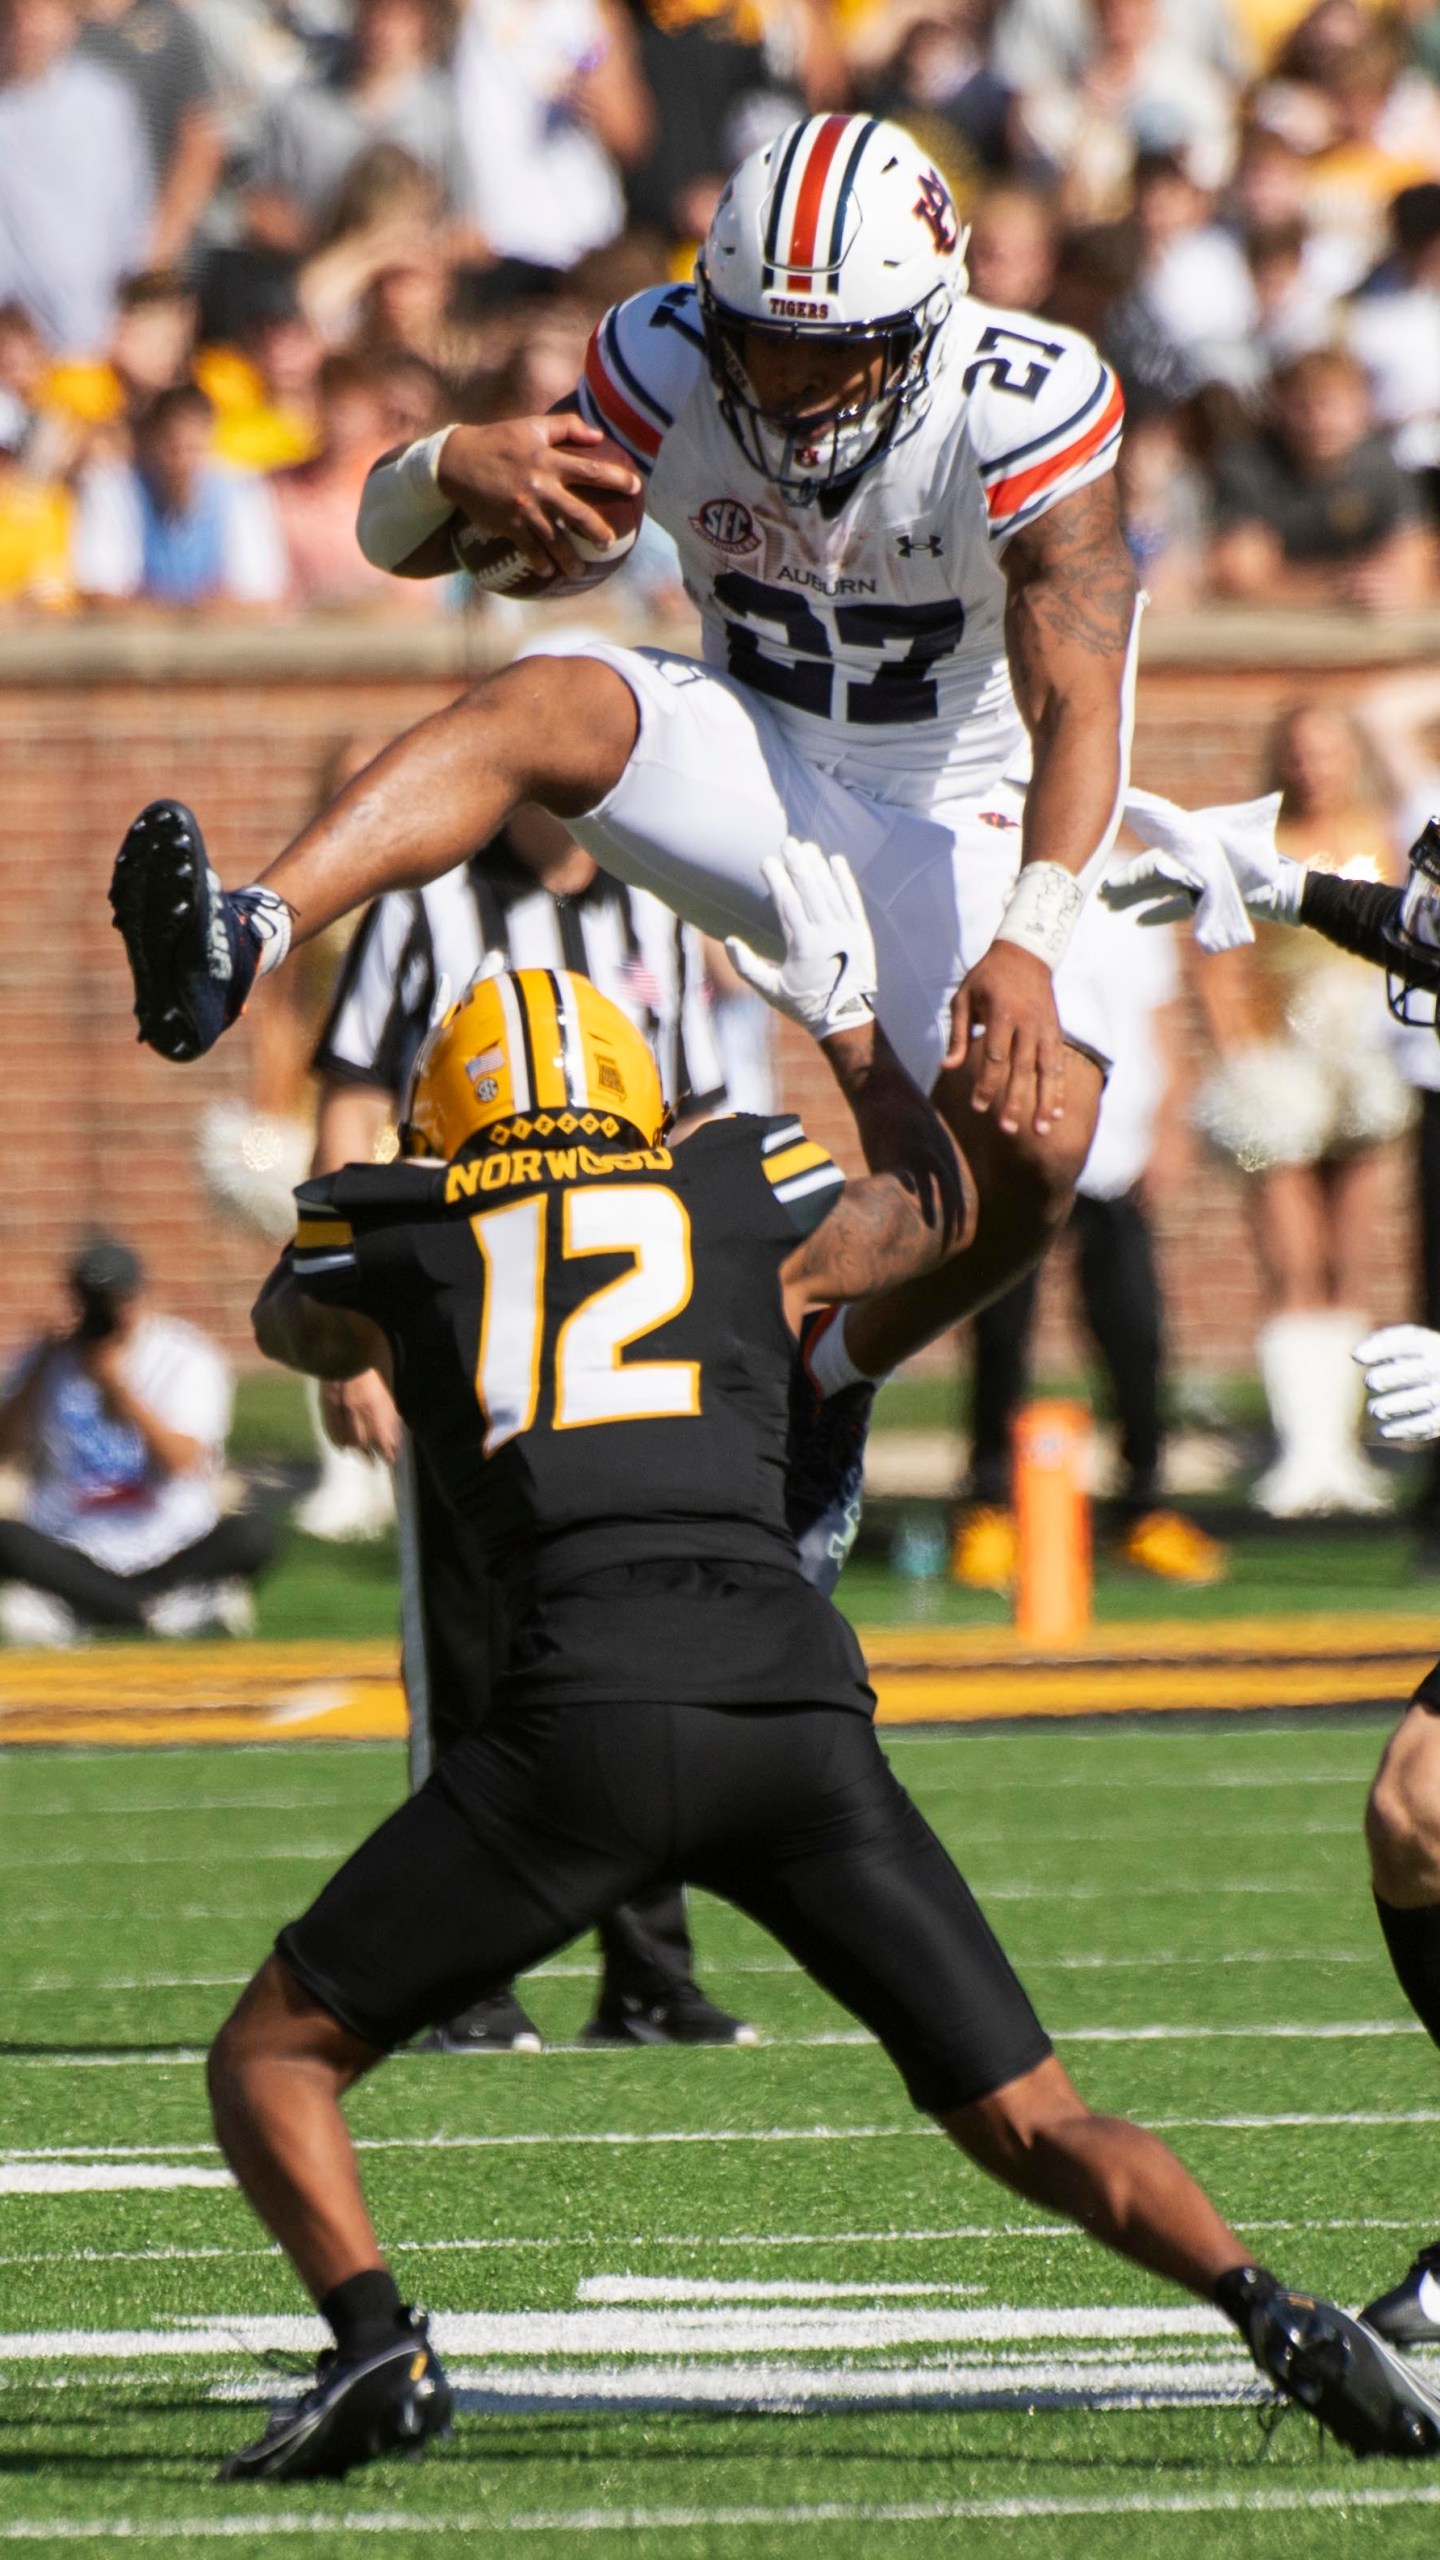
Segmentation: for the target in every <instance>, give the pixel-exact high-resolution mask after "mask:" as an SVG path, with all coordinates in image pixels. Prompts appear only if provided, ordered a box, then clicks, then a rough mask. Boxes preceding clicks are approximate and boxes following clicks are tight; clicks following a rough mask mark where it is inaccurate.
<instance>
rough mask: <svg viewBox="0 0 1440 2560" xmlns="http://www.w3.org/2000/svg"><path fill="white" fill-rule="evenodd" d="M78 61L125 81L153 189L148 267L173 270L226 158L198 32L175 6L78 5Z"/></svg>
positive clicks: (146, 1)
mask: <svg viewBox="0 0 1440 2560" xmlns="http://www.w3.org/2000/svg"><path fill="white" fill-rule="evenodd" d="M82 7H83V12H84V26H83V29H82V32H81V36H80V46H79V50H80V55H81V58H82V60H84V61H88V62H100V63H104V64H106V65H107V66H108V68H109V69H110V70H112V71H114V72H115V73H117V74H118V76H119V77H120V78H121V79H122V80H124V81H125V82H126V84H127V85H128V87H129V89H130V92H131V95H132V96H133V98H134V100H135V104H136V106H137V107H138V108H139V111H140V121H141V124H142V126H143V127H144V132H145V140H146V143H147V146H148V148H149V153H150V175H151V181H152V184H153V186H154V190H155V213H154V219H153V222H152V225H151V232H150V245H149V251H148V256H147V264H148V265H150V266H152V267H172V266H179V265H180V263H181V262H182V260H183V259H184V258H185V256H186V253H187V251H188V250H189V247H190V244H191V241H192V240H193V238H194V236H195V230H196V226H197V224H198V223H199V221H200V218H201V216H202V214H203V213H204V211H205V209H206V206H207V205H208V204H209V202H210V199H211V197H212V195H213V194H214V192H215V189H216V186H217V185H218V183H219V179H220V172H221V169H222V167H223V165H224V159H225V139H224V134H223V131H222V128H221V123H220V118H219V116H218V114H217V113H216V110H215V103H214V93H213V83H212V80H211V77H210V71H209V68H208V65H207V62H206V57H205V46H204V42H203V40H202V38H201V35H200V31H199V29H198V28H197V26H196V25H195V22H194V20H193V18H192V17H191V15H190V12H189V10H188V9H186V8H182V7H181V6H180V5H179V0H82Z"/></svg>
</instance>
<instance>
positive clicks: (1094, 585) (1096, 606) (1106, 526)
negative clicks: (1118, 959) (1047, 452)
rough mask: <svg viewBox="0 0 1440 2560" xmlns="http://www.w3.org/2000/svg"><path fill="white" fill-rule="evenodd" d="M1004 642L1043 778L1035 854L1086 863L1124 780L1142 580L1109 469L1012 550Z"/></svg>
mask: <svg viewBox="0 0 1440 2560" xmlns="http://www.w3.org/2000/svg"><path fill="white" fill-rule="evenodd" d="M1003 565H1004V570H1005V581H1006V585H1007V587H1008V589H1009V595H1008V597H1007V600H1006V606H1005V645H1006V649H1007V651H1008V653H1009V659H1010V677H1011V681H1012V683H1013V684H1014V687H1015V699H1016V701H1017V703H1018V704H1019V706H1020V716H1021V718H1022V720H1023V721H1024V723H1025V726H1026V728H1027V729H1028V730H1029V732H1030V737H1031V741H1032V744H1033V747H1034V754H1035V770H1034V776H1033V779H1032V781H1031V784H1030V788H1029V791H1028V793H1027V795H1026V804H1025V849H1024V857H1023V858H1024V860H1025V861H1026V862H1058V863H1061V864H1063V866H1064V868H1065V869H1066V870H1067V871H1074V872H1076V873H1078V872H1081V871H1083V870H1084V868H1085V865H1086V863H1087V862H1088V861H1089V860H1090V858H1091V855H1092V854H1093V853H1094V852H1095V851H1096V850H1097V848H1098V847H1099V846H1100V845H1101V844H1102V843H1103V841H1104V839H1105V836H1106V834H1107V833H1108V831H1109V827H1110V823H1111V819H1112V816H1113V814H1114V809H1115V802H1116V798H1117V795H1118V792H1119V787H1120V754H1121V714H1122V695H1123V688H1124V682H1125V658H1126V652H1127V650H1128V649H1129V646H1130V627H1131V624H1132V623H1133V621H1134V618H1135V599H1136V584H1135V572H1134V569H1133V568H1132V566H1131V562H1130V554H1129V552H1128V551H1127V550H1126V548H1125V543H1124V539H1123V536H1122V535H1121V531H1120V510H1119V504H1118V500H1117V496H1116V489H1115V481H1114V478H1113V476H1112V475H1111V474H1109V473H1107V474H1106V477H1105V478H1104V479H1103V480H1094V481H1092V482H1091V484H1090V486H1089V488H1088V489H1078V490H1077V491H1076V492H1075V495H1074V496H1073V497H1071V498H1062V499H1061V500H1060V502H1059V504H1058V505H1057V506H1054V507H1052V508H1051V509H1050V510H1049V512H1048V514H1046V515H1043V516H1037V517H1036V519H1035V521H1034V523H1033V524H1029V525H1026V526H1025V527H1024V528H1023V530H1022V531H1021V532H1019V533H1017V534H1015V535H1014V536H1013V538H1012V539H1011V541H1010V543H1009V545H1008V546H1007V548H1006V552H1005V557H1004V564H1003Z"/></svg>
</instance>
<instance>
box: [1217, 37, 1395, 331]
mask: <svg viewBox="0 0 1440 2560" xmlns="http://www.w3.org/2000/svg"><path fill="white" fill-rule="evenodd" d="M1404 50H1405V48H1404V42H1403V38H1402V37H1401V36H1400V34H1399V31H1398V29H1396V28H1395V27H1394V26H1393V25H1391V24H1388V23H1386V22H1385V21H1383V20H1380V21H1377V20H1376V19H1374V18H1373V17H1372V16H1370V15H1368V14H1367V12H1366V11H1365V10H1363V9H1361V8H1360V7H1359V6H1358V5H1357V0H1320V5H1319V6H1318V7H1317V8H1314V9H1312V10H1311V11H1310V12H1309V15H1308V16H1307V17H1305V18H1304V19H1302V21H1301V23H1300V25H1299V26H1298V27H1297V28H1296V29H1295V31H1294V33H1293V35H1292V36H1291V38H1290V40H1289V42H1288V43H1287V44H1286V46H1285V47H1284V49H1283V51H1282V53H1281V55H1280V58H1279V61H1278V64H1277V66H1276V68H1277V77H1276V78H1275V79H1274V80H1273V81H1271V82H1268V83H1266V84H1265V85H1264V86H1263V87H1262V88H1261V89H1260V90H1259V91H1258V93H1257V95H1256V97H1255V100H1254V112H1255V114H1256V116H1257V118H1258V119H1259V120H1260V122H1261V123H1263V124H1268V125H1272V126H1273V127H1274V128H1275V130H1276V131H1277V132H1279V133H1281V134H1283V135H1284V137H1285V139H1286V140H1287V141H1288V142H1289V143H1290V144H1291V145H1292V147H1293V148H1294V149H1295V150H1296V151H1298V152H1299V153H1301V154H1303V155H1304V175H1305V194H1306V203H1307V206H1308V208H1309V210H1310V211H1311V213H1312V214H1313V216H1314V218H1315V219H1316V221H1317V223H1319V224H1321V225H1322V226H1323V227H1324V229H1325V230H1327V231H1328V232H1329V233H1330V234H1331V235H1332V237H1333V239H1334V242H1335V244H1336V248H1337V252H1339V251H1342V250H1343V253H1344V255H1345V256H1346V258H1347V259H1348V261H1349V268H1350V272H1349V273H1348V274H1347V275H1346V276H1345V277H1344V278H1343V282H1344V284H1345V285H1346V286H1347V287H1348V286H1349V285H1352V284H1355V283H1357V282H1358V281H1359V279H1360V277H1361V276H1362V275H1363V274H1364V272H1365V270H1366V269H1367V268H1368V267H1369V266H1370V265H1372V264H1373V262H1374V260H1375V259H1376V258H1377V257H1378V256H1379V255H1380V253H1381V250H1382V248H1383V245H1384V229H1385V209H1386V207H1387V205H1388V204H1389V202H1390V200H1391V198H1392V197H1393V196H1394V195H1395V194H1396V192H1397V190H1398V189H1400V188H1401V187H1404V186H1408V185H1412V184H1414V183H1415V182H1416V181H1418V180H1420V179H1424V178H1427V177H1435V176H1440V100H1437V98H1436V94H1435V91H1434V89H1433V87H1432V85H1431V84H1430V82H1429V81H1427V80H1425V79H1424V78H1423V77H1421V76H1417V75H1414V74H1408V73H1406V72H1405V70H1404V67H1403V65H1404Z"/></svg>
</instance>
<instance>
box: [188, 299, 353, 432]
mask: <svg viewBox="0 0 1440 2560" xmlns="http://www.w3.org/2000/svg"><path fill="white" fill-rule="evenodd" d="M324 361H325V342H324V340H323V339H322V337H321V336H320V333H319V331H318V330H317V329H316V328H315V326H314V324H313V322H312V321H310V320H308V319H307V318H306V316H305V314H304V312H303V311H302V310H301V308H300V305H299V302H298V300H297V298H296V294H295V289H294V286H293V284H291V283H289V282H286V283H284V284H277V285H276V287H275V288H274V289H273V290H272V292H271V293H270V294H269V295H268V296H267V298H266V300H265V302H264V303H262V304H261V306H260V307H259V308H258V309H257V310H256V311H255V313H254V316H253V317H252V318H251V319H250V320H249V321H247V322H246V324H245V326H244V327H243V328H242V330H241V332H240V337H239V342H238V344H237V345H235V346H213V347H202V348H201V349H200V351H199V353H198V355H197V356H196V359H195V379H196V381H197V382H198V383H199V385H200V387H201V389H202V391H204V392H205V394H206V396H207V398H208V399H210V400H211V401H212V402H213V404H214V407H215V436H214V447H213V449H214V453H215V457H216V460H217V461H221V462H229V463H234V464H235V465H237V466H238V467H239V468H240V469H241V470H244V471H284V470H286V469H287V468H288V467H289V466H290V465H291V464H292V463H296V462H308V461H309V460H310V458H311V456H312V455H313V454H314V452H315V450H316V447H317V446H318V444H319V441H320V368H321V366H322V365H323V363H324Z"/></svg>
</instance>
